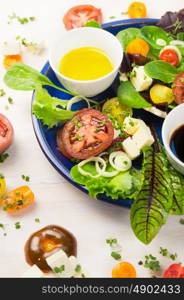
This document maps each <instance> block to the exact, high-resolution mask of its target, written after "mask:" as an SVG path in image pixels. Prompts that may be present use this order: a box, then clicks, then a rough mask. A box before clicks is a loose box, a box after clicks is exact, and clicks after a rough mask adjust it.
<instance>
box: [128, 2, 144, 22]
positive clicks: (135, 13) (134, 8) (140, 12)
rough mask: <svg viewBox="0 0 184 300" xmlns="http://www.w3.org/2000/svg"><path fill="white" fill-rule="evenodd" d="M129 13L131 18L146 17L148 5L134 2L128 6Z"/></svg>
mask: <svg viewBox="0 0 184 300" xmlns="http://www.w3.org/2000/svg"><path fill="white" fill-rule="evenodd" d="M128 15H129V17H130V18H131V19H134V18H135V19H136V18H146V15H147V10H146V6H145V4H144V3H142V2H132V3H131V4H130V5H129V7H128Z"/></svg>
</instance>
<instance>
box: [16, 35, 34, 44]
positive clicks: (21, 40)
mask: <svg viewBox="0 0 184 300" xmlns="http://www.w3.org/2000/svg"><path fill="white" fill-rule="evenodd" d="M16 40H19V41H20V42H21V44H22V45H23V46H25V47H30V46H34V47H35V46H37V45H38V44H37V43H36V42H32V41H31V42H30V41H28V40H27V39H26V38H24V37H21V36H20V35H18V36H16Z"/></svg>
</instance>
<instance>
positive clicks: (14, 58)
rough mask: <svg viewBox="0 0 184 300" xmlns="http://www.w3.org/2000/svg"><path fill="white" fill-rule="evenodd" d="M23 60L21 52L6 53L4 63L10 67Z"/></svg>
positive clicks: (7, 67)
mask: <svg viewBox="0 0 184 300" xmlns="http://www.w3.org/2000/svg"><path fill="white" fill-rule="evenodd" d="M21 62H22V56H21V55H20V54H17V55H6V56H5V57H4V60H3V65H4V67H5V69H9V68H10V67H11V66H13V65H14V64H16V63H21Z"/></svg>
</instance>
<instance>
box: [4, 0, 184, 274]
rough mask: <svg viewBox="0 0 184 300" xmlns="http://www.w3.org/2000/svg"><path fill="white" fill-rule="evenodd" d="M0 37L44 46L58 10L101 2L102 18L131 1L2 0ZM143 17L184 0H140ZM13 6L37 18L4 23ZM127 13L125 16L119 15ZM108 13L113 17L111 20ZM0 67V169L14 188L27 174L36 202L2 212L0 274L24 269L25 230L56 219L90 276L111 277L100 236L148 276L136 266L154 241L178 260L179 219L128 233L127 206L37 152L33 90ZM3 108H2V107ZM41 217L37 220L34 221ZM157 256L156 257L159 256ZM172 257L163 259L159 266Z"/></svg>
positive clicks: (33, 61) (39, 60) (33, 60)
mask: <svg viewBox="0 0 184 300" xmlns="http://www.w3.org/2000/svg"><path fill="white" fill-rule="evenodd" d="M1 2H2V3H1V9H0V28H1V36H0V42H3V41H5V40H7V39H9V38H11V37H12V38H13V37H15V36H17V35H21V36H22V37H26V38H27V39H32V40H35V41H36V40H44V41H45V42H46V45H47V49H48V46H49V43H50V42H51V40H52V37H53V36H54V34H55V32H57V31H60V32H61V31H64V30H65V29H64V26H63V23H62V16H63V14H64V12H65V11H66V10H67V9H68V8H70V7H72V6H73V5H77V4H83V3H91V4H94V5H96V6H97V7H100V8H102V11H103V14H104V22H107V21H111V19H110V17H111V16H115V17H116V19H122V15H121V12H123V11H126V10H127V7H128V4H129V3H130V2H131V1H122V0H114V1H111V0H96V1H92V0H91V1H87V0H86V1H80V0H79V1H77V0H62V1H61V0H54V1H51V0H39V1H38V0H32V1H26V2H25V1H23V0H6V1H1ZM144 2H145V3H146V5H147V7H148V14H149V17H160V16H161V15H162V14H163V13H164V12H165V11H166V10H178V9H181V8H182V7H183V6H184V5H182V3H183V1H182V0H175V1H173V0H162V1H158V2H157V1H155V0H147V1H146V0H145V1H144ZM12 12H15V13H16V14H17V15H19V16H23V17H26V16H35V17H36V18H37V21H36V22H32V23H30V24H26V25H20V24H17V23H16V22H14V24H13V25H8V24H7V16H8V14H11V13H12ZM123 18H125V16H123ZM116 19H114V20H116ZM47 58H48V51H47V50H46V51H45V52H44V53H43V54H42V55H40V56H33V55H31V54H25V57H24V62H25V63H28V64H29V65H31V66H33V67H35V68H37V69H38V70H40V69H41V67H42V66H43V65H44V63H45V62H46V61H47ZM4 72H5V71H4V68H3V66H2V64H1V63H0V78H1V82H0V88H5V90H6V93H7V96H11V97H12V98H13V101H14V104H13V105H9V104H8V102H7V97H4V98H0V112H2V113H4V114H5V115H7V116H8V117H9V118H10V120H11V121H12V123H13V126H14V129H15V140H14V144H13V145H12V147H11V148H10V149H9V150H8V153H9V154H10V157H9V158H8V159H7V160H6V161H5V162H4V163H3V164H0V173H3V174H4V175H5V176H6V179H7V183H8V188H9V189H13V188H16V187H17V186H19V185H23V184H25V182H24V181H23V180H22V178H21V175H22V174H25V175H29V176H30V187H31V188H32V190H33V191H34V193H35V195H36V201H35V205H34V206H33V207H32V208H31V209H30V210H28V211H26V212H25V213H21V214H19V215H18V214H17V215H16V216H12V215H10V214H7V213H5V212H3V211H2V212H0V223H5V224H8V225H7V226H6V232H7V236H4V235H3V230H2V229H0V277H12V276H13V277H19V276H21V275H22V273H23V272H24V271H26V270H27V268H28V267H29V266H28V265H27V264H26V262H25V259H24V244H25V242H26V240H27V238H28V237H29V236H30V234H31V233H33V232H35V231H37V230H38V229H40V228H42V227H44V226H46V225H49V224H56V225H60V226H63V227H65V228H67V229H69V230H70V231H71V232H72V233H73V234H74V235H75V236H76V238H77V242H78V258H79V261H80V262H81V264H82V265H83V266H84V268H85V269H86V271H87V273H88V274H89V276H91V277H111V269H112V266H113V265H114V264H115V263H116V262H115V261H114V260H113V259H112V258H111V257H110V251H109V248H108V245H106V243H105V239H106V238H108V237H115V238H117V239H118V240H119V242H120V243H121V244H122V247H123V259H124V260H125V261H129V262H131V263H133V264H134V266H135V267H136V269H137V271H138V277H145V276H147V274H148V273H147V270H145V269H144V268H143V267H141V266H139V265H138V262H139V261H140V260H141V259H143V257H144V255H146V254H150V253H152V254H153V255H157V254H158V252H159V247H160V246H162V247H165V248H168V249H169V250H170V251H172V252H177V253H178V256H179V258H178V261H179V262H182V261H184V252H183V236H184V226H182V225H181V224H179V219H180V218H179V217H169V220H168V222H167V225H165V226H164V227H163V228H162V229H161V231H160V233H159V235H158V236H157V238H155V240H154V241H153V242H152V243H151V244H150V245H148V246H145V245H143V244H142V243H140V242H139V241H138V240H137V239H136V238H135V236H134V234H133V232H132V230H131V228H130V222H129V210H128V209H126V208H123V207H119V206H116V205H111V204H108V203H105V202H102V201H99V200H95V199H91V198H90V197H88V196H87V195H85V194H83V193H82V192H81V191H79V190H77V189H76V188H75V187H73V186H72V185H71V184H69V183H68V182H67V181H66V180H65V179H64V178H62V177H61V176H60V175H59V174H58V173H57V172H56V171H55V169H54V168H53V167H52V166H51V165H50V164H49V162H48V161H47V159H46V158H45V156H44V154H43V153H42V151H41V149H40V147H39V145H38V143H37V140H36V137H35V135H34V132H33V127H32V122H31V92H19V91H13V90H9V89H8V88H7V87H5V86H4V84H3V81H2V77H3V74H4ZM6 105H8V106H9V110H5V106H6ZM35 218H40V223H36V222H35V221H34V219H35ZM17 221H20V222H21V225H22V228H21V229H19V230H16V229H15V226H14V224H15V222H17ZM158 257H159V255H158ZM169 263H170V261H168V260H167V259H163V258H161V264H162V266H163V267H164V266H167V265H168V264H169Z"/></svg>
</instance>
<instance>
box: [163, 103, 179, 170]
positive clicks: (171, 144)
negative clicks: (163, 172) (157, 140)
mask: <svg viewBox="0 0 184 300" xmlns="http://www.w3.org/2000/svg"><path fill="white" fill-rule="evenodd" d="M162 140H163V144H164V147H165V150H166V153H167V156H168V159H169V161H170V163H171V164H172V166H173V167H174V168H175V169H176V170H177V171H179V172H180V173H182V174H183V175H184V103H183V104H180V105H178V106H176V107H175V108H174V109H173V110H172V111H171V112H170V113H169V114H168V115H167V117H166V118H165V120H164V123H163V127H162Z"/></svg>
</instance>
